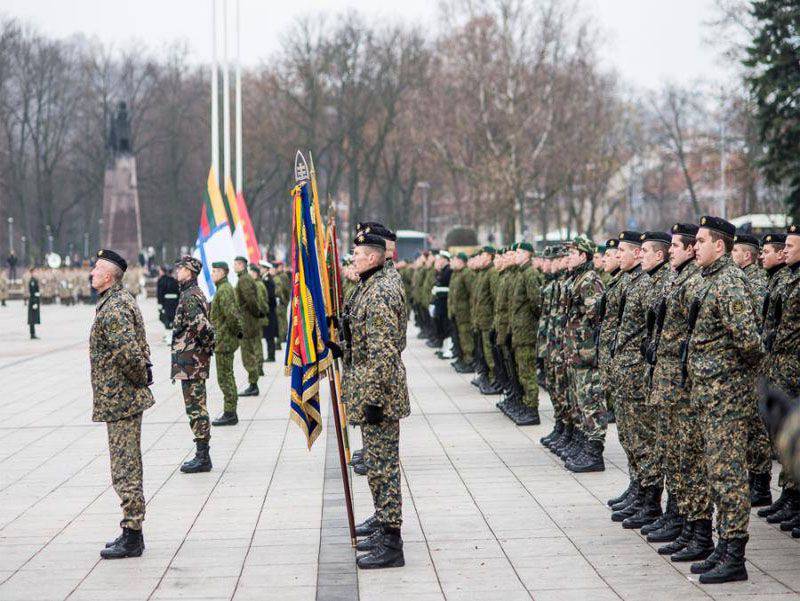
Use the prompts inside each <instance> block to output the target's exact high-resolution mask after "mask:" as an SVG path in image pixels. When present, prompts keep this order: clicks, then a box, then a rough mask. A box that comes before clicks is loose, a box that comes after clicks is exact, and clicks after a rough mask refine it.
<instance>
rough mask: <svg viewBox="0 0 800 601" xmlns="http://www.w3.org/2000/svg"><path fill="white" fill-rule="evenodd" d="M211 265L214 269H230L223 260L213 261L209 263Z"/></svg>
mask: <svg viewBox="0 0 800 601" xmlns="http://www.w3.org/2000/svg"><path fill="white" fill-rule="evenodd" d="M211 267H213V268H214V269H224V270H225V271H230V270H231V269H230V267H228V264H227V263H226V262H225V261H214V262H213V263H212V264H211Z"/></svg>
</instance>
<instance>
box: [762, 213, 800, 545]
mask: <svg viewBox="0 0 800 601" xmlns="http://www.w3.org/2000/svg"><path fill="white" fill-rule="evenodd" d="M764 242H765V245H764V266H765V267H767V270H768V272H769V274H770V275H769V282H768V286H767V288H768V293H767V295H766V298H765V300H764V303H763V309H762V324H763V326H762V327H763V338H764V344H765V347H766V350H767V353H768V354H767V356H765V357H764V361H763V362H762V364H761V367H760V369H759V376H760V377H763V378H764V379H765V380H766V381H767V382H769V384H770V385H771V386H773V387H774V388H777V389H778V390H779V391H781V392H782V393H784V394H786V395H788V396H789V397H792V398H794V397H796V396H797V395H798V394H800V384H798V382H800V359H799V358H798V351H797V349H798V341H800V336H798V332H799V331H800V330H798V328H800V290H798V284H799V283H800V275H799V274H798V266H800V233H798V227H797V226H796V225H791V226H789V228H788V229H787V235H785V236H784V235H783V234H769V235H768V236H765V237H764ZM779 484H780V486H781V488H782V491H781V495H780V497H779V498H778V499H777V500H776V501H775V503H773V504H772V505H771V506H770V507H767V508H764V509H761V510H759V512H758V515H759V516H761V517H766V518H767V521H768V522H770V523H773V524H778V523H780V524H781V529H784V530H785V529H793V528H795V527H798V526H800V513H799V512H800V492H799V491H798V486H797V479H796V478H794V477H793V476H792V474H791V473H790V472H789V471H788V470H787V469H786V465H785V464H784V463H781V474H780V478H779Z"/></svg>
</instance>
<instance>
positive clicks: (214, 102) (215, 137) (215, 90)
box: [211, 0, 219, 182]
mask: <svg viewBox="0 0 800 601" xmlns="http://www.w3.org/2000/svg"><path fill="white" fill-rule="evenodd" d="M211 166H212V167H213V168H214V172H215V173H216V174H217V181H218V182H219V65H218V64H217V0H211Z"/></svg>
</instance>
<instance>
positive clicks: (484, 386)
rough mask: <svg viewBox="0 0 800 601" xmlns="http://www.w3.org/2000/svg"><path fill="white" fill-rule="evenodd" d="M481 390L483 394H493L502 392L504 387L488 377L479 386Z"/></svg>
mask: <svg viewBox="0 0 800 601" xmlns="http://www.w3.org/2000/svg"><path fill="white" fill-rule="evenodd" d="M478 389H479V390H480V391H481V394H486V395H493V394H500V393H501V392H503V389H502V388H501V387H500V386H499V385H498V384H497V382H496V381H495V382H490V381H489V379H488V378H486V379H485V380H484V381H483V382H481V385H480V386H479V387H478Z"/></svg>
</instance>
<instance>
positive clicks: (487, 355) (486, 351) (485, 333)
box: [481, 330, 495, 382]
mask: <svg viewBox="0 0 800 601" xmlns="http://www.w3.org/2000/svg"><path fill="white" fill-rule="evenodd" d="M481 346H482V347H483V360H484V361H485V362H486V367H487V369H488V371H487V373H486V377H487V378H489V381H490V382H491V381H492V380H494V376H495V374H494V355H492V341H491V340H490V339H489V330H481Z"/></svg>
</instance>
